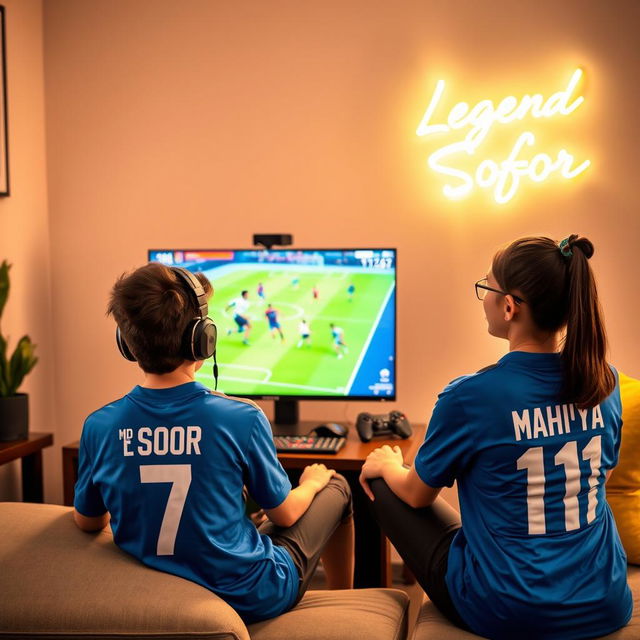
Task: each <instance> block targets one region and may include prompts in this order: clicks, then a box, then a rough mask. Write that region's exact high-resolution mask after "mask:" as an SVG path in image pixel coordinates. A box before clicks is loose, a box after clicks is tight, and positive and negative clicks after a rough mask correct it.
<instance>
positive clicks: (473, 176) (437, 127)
mask: <svg viewBox="0 0 640 640" xmlns="http://www.w3.org/2000/svg"><path fill="white" fill-rule="evenodd" d="M581 78H582V70H581V69H576V70H575V71H574V72H573V75H572V76H571V79H570V80H569V83H568V84H567V86H566V88H565V89H563V90H562V91H558V92H556V93H553V94H552V95H550V96H549V97H548V98H547V99H545V98H544V97H543V96H542V94H540V93H536V94H533V95H524V96H522V97H521V98H520V99H518V98H516V97H515V96H506V97H505V98H503V99H502V100H501V101H500V102H499V103H498V105H497V106H495V105H494V103H493V101H491V100H480V101H479V102H478V103H477V104H476V105H474V106H473V107H470V106H469V104H468V103H466V102H458V103H457V104H455V105H454V106H453V107H452V108H451V109H450V110H449V114H448V116H447V118H446V121H443V122H440V123H437V124H432V120H433V118H434V114H435V112H436V109H437V108H438V106H439V104H440V102H441V100H442V96H443V94H444V89H445V83H444V80H438V82H437V83H436V87H435V90H434V92H433V96H432V97H431V101H430V103H429V106H428V107H427V110H426V112H425V114H424V117H423V118H422V121H421V122H420V125H419V126H418V128H417V130H416V133H417V134H418V135H419V136H429V135H432V134H436V133H440V134H444V133H451V132H454V131H458V130H460V129H466V128H469V131H468V133H467V134H466V136H465V137H464V139H463V140H460V141H458V142H453V143H451V144H448V145H446V146H444V147H441V148H439V149H437V150H436V151H434V152H433V153H432V154H431V155H430V156H429V159H428V161H427V164H428V165H429V167H430V168H431V169H433V170H434V171H435V172H436V173H441V174H442V175H444V176H447V177H448V182H447V184H445V185H444V187H443V189H442V192H443V193H444V195H445V196H447V197H448V198H452V199H457V198H462V197H464V196H466V195H469V194H470V193H471V191H472V190H473V188H474V186H478V187H480V188H482V189H493V197H494V199H495V201H496V202H498V203H500V204H503V203H505V202H508V201H509V200H511V198H513V196H514V195H515V194H516V192H517V191H518V189H519V187H520V184H521V181H522V180H523V179H525V178H528V179H530V180H532V181H533V182H543V181H544V180H546V179H547V178H549V177H550V176H551V174H553V173H556V174H557V175H559V176H561V177H562V178H566V179H571V178H575V177H576V176H578V175H580V174H581V173H582V172H583V171H585V170H586V169H587V167H588V166H589V165H590V164H591V162H590V161H589V160H584V161H583V162H581V163H579V164H577V163H576V162H575V160H574V157H573V155H572V154H571V153H569V152H568V151H567V150H566V149H560V150H559V151H558V152H557V154H556V156H555V158H552V157H551V156H550V155H548V154H547V153H536V154H535V155H534V156H533V157H530V158H529V159H524V158H523V157H522V155H523V151H524V150H525V147H533V146H534V145H535V144H536V136H535V134H534V133H533V132H532V131H523V132H522V133H521V134H520V135H519V136H518V138H517V139H516V141H515V143H514V145H513V147H512V149H511V152H510V153H509V155H508V156H507V158H506V159H505V160H503V161H502V162H496V161H495V160H492V159H490V158H485V159H482V160H481V161H480V162H479V164H478V166H477V168H476V170H475V172H474V173H469V172H467V171H463V170H462V169H460V168H456V167H454V166H451V165H452V164H455V160H456V155H457V154H461V153H462V154H467V156H476V155H480V154H479V153H478V150H479V149H480V147H481V146H482V143H483V142H484V141H485V139H486V138H487V136H488V135H489V132H490V131H491V130H492V129H493V127H494V126H496V125H498V126H499V125H506V124H510V123H513V122H516V121H518V120H523V119H524V118H525V117H526V116H529V117H531V118H536V119H543V118H552V117H554V116H568V115H570V114H572V113H573V112H574V111H575V110H576V109H577V108H578V107H579V106H580V105H581V104H582V103H583V102H584V97H583V96H579V95H578V96H574V93H576V88H577V86H578V84H579V83H580V79H581Z"/></svg>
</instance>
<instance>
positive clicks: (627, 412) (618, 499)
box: [607, 373, 640, 564]
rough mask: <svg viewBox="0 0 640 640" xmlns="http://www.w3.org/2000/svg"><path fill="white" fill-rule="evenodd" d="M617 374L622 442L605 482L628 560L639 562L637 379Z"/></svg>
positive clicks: (639, 395) (639, 394)
mask: <svg viewBox="0 0 640 640" xmlns="http://www.w3.org/2000/svg"><path fill="white" fill-rule="evenodd" d="M619 376H620V398H621V400H622V444H621V446H620V459H619V462H618V466H617V467H616V468H615V469H614V471H613V473H612V474H611V477H610V478H609V481H608V482H607V501H608V502H609V505H610V506H611V510H612V511H613V515H614V517H615V519H616V525H617V526H618V531H619V533H620V539H621V540H622V544H623V545H624V548H625V551H626V552H627V558H628V560H629V562H631V563H633V564H640V380H635V379H634V378H630V377H628V376H625V375H624V374H623V373H620V374H619Z"/></svg>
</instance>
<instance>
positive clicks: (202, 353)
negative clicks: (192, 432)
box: [116, 267, 218, 387]
mask: <svg viewBox="0 0 640 640" xmlns="http://www.w3.org/2000/svg"><path fill="white" fill-rule="evenodd" d="M169 268H170V269H171V270H172V271H173V272H174V273H175V274H176V275H177V276H178V280H182V282H184V283H186V285H187V289H188V290H189V291H190V292H191V294H192V295H193V296H194V297H195V302H196V304H197V306H198V313H199V316H198V317H197V318H193V320H191V321H190V322H189V324H188V325H187V326H186V328H185V330H184V334H183V335H182V349H181V352H180V355H181V356H182V357H183V358H185V360H194V361H195V360H206V359H207V358H210V357H211V356H213V362H214V364H213V377H214V378H215V381H216V387H217V386H218V364H217V362H216V340H217V337H218V330H217V329H216V325H215V324H214V323H213V320H212V319H211V318H209V317H208V316H207V313H208V311H209V304H208V303H207V296H206V293H205V291H204V288H203V287H202V284H201V283H200V280H198V278H196V277H195V276H194V275H193V274H192V273H191V271H188V270H187V269H183V268H182V267H169ZM116 344H117V345H118V350H119V351H120V353H121V354H122V355H123V356H124V357H125V358H126V359H127V360H129V361H130V362H136V357H135V356H134V355H133V353H132V351H131V349H129V346H128V345H127V343H126V341H125V339H124V337H123V336H122V333H121V331H120V327H116Z"/></svg>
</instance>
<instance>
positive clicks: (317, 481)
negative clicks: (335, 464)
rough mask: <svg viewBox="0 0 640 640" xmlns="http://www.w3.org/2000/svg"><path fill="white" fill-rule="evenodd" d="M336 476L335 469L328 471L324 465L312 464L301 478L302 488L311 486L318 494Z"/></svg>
mask: <svg viewBox="0 0 640 640" xmlns="http://www.w3.org/2000/svg"><path fill="white" fill-rule="evenodd" d="M335 474H336V471H335V469H327V467H325V466H324V465H323V464H310V465H309V466H308V467H305V469H304V471H303V472H302V475H301V476H300V486H302V485H303V484H309V486H311V487H313V488H314V489H315V491H316V493H317V492H318V491H321V490H322V489H324V488H325V487H326V486H327V484H329V480H331V478H333V476H334V475H335Z"/></svg>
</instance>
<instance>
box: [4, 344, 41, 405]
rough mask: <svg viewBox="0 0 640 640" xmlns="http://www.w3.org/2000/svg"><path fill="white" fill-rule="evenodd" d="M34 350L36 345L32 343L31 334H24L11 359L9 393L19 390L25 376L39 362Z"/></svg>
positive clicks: (8, 382)
mask: <svg viewBox="0 0 640 640" xmlns="http://www.w3.org/2000/svg"><path fill="white" fill-rule="evenodd" d="M34 351H35V345H34V344H32V342H31V339H30V338H29V336H22V338H20V340H19V341H18V344H17V345H16V348H15V351H14V352H13V355H12V356H11V360H10V361H9V376H8V380H7V387H8V389H9V395H14V394H15V393H16V392H17V391H18V388H19V387H20V385H21V384H22V380H23V379H24V377H25V376H26V375H27V374H28V373H29V372H30V371H31V369H33V367H34V366H35V364H36V362H38V359H37V358H36V357H35V355H34Z"/></svg>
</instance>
